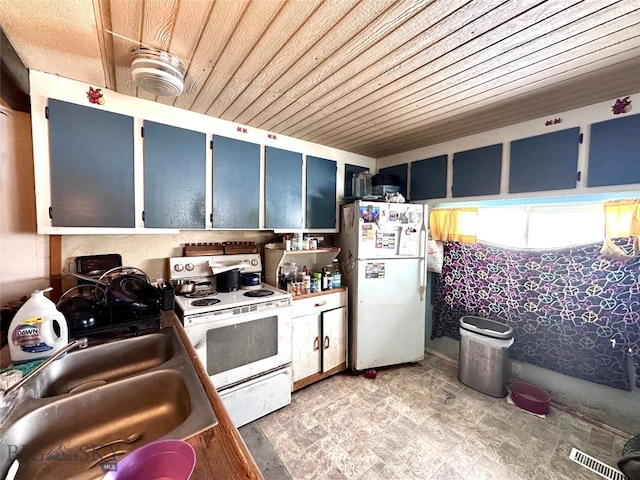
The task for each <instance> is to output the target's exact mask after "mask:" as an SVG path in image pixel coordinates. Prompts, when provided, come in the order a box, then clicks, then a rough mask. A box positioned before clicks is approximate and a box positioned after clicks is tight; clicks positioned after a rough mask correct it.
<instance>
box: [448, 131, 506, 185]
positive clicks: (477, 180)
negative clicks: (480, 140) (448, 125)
mask: <svg viewBox="0 0 640 480" xmlns="http://www.w3.org/2000/svg"><path fill="white" fill-rule="evenodd" d="M501 170H502V144H501V143H499V144H497V145H489V146H488V147H482V148H475V149H473V150H466V151H464V152H457V153H455V154H454V155H453V185H452V187H451V194H452V196H453V197H474V196H478V195H497V194H499V193H500V172H501Z"/></svg>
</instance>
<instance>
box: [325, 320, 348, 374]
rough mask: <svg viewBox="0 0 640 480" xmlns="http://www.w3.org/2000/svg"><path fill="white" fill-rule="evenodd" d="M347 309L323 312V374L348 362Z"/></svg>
mask: <svg viewBox="0 0 640 480" xmlns="http://www.w3.org/2000/svg"><path fill="white" fill-rule="evenodd" d="M346 326H347V309H346V308H345V307H340V308H335V309H333V310H328V311H325V312H322V372H323V373H324V372H327V371H329V370H331V369H332V368H335V367H337V366H338V365H340V364H341V363H344V362H346V361H347V345H346V340H347V331H346Z"/></svg>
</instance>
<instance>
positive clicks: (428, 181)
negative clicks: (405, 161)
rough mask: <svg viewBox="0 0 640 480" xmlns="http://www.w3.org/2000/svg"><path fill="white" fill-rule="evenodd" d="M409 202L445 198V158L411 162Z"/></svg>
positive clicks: (444, 156) (442, 156)
mask: <svg viewBox="0 0 640 480" xmlns="http://www.w3.org/2000/svg"><path fill="white" fill-rule="evenodd" d="M410 194H411V196H410V200H412V201H416V200H429V199H431V198H445V197H446V196H447V156H446V155H440V156H438V157H432V158H425V159H424V160H418V161H415V162H411V191H410Z"/></svg>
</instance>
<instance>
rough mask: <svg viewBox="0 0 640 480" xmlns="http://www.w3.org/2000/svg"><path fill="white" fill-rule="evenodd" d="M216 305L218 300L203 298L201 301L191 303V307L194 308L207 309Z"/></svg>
mask: <svg viewBox="0 0 640 480" xmlns="http://www.w3.org/2000/svg"><path fill="white" fill-rule="evenodd" d="M216 303H220V300H218V299H217V298H203V299H202V300H194V301H193V302H191V305H192V306H194V307H209V306H211V305H215V304H216Z"/></svg>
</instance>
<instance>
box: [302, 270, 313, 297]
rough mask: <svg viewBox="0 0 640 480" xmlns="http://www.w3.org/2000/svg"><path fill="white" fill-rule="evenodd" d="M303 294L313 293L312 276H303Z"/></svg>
mask: <svg viewBox="0 0 640 480" xmlns="http://www.w3.org/2000/svg"><path fill="white" fill-rule="evenodd" d="M302 293H303V294H305V295H306V294H308V293H311V275H309V274H304V275H302Z"/></svg>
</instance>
